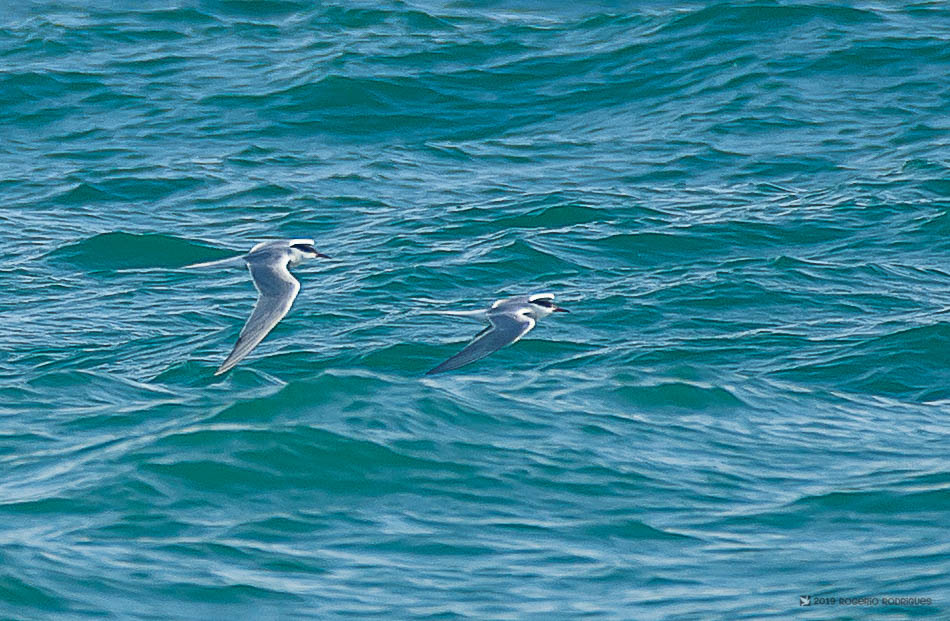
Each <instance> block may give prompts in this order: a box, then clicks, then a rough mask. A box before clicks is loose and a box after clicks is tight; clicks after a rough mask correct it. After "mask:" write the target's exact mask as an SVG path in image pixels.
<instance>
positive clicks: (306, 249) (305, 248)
mask: <svg viewBox="0 0 950 621" xmlns="http://www.w3.org/2000/svg"><path fill="white" fill-rule="evenodd" d="M291 248H296V249H297V250H299V251H301V252H314V253H315V252H316V251H317V249H316V248H314V247H313V246H312V245H311V244H294V245H292V246H291Z"/></svg>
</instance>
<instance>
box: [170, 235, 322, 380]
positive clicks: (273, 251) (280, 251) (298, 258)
mask: <svg viewBox="0 0 950 621" xmlns="http://www.w3.org/2000/svg"><path fill="white" fill-rule="evenodd" d="M316 257H322V258H324V259H329V258H330V257H328V256H327V255H325V254H321V253H319V252H317V249H316V248H314V242H313V240H312V239H281V240H277V241H267V242H261V243H259V244H257V245H256V246H254V247H253V248H251V250H250V252H248V253H247V254H245V255H241V256H237V257H231V258H230V259H222V260H220V261H209V262H208V263H196V264H194V265H189V266H188V267H189V268H196V267H230V266H235V265H241V264H242V263H243V264H246V265H247V269H248V270H249V271H250V272H251V278H252V279H253V280H254V286H255V287H256V288H257V292H258V294H259V295H258V297H257V304H255V305H254V310H253V311H251V316H250V317H249V318H248V320H247V323H245V324H244V327H243V328H242V329H241V334H240V336H239V337H238V340H237V343H235V345H234V349H232V350H231V353H230V354H228V357H227V358H226V359H225V361H224V362H223V363H222V364H221V366H220V367H218V370H217V371H215V372H214V374H215V375H221V374H222V373H226V372H227V371H229V370H231V368H232V367H234V365H236V364H237V363H239V362H240V361H241V360H242V359H244V357H245V356H247V355H248V354H249V353H251V350H253V349H254V348H255V347H257V344H258V343H260V342H261V341H262V340H264V337H265V336H267V334H268V333H269V332H270V331H271V330H272V329H273V327H274V326H276V325H277V322H279V321H280V320H281V319H283V318H284V315H286V314H287V311H289V310H290V306H291V304H293V303H294V299H295V298H296V297H297V293H298V292H299V291H300V283H299V282H297V279H296V278H294V277H293V276H292V275H291V273H290V271H289V269H288V268H290V267H294V266H296V265H298V264H299V263H301V262H303V261H305V260H307V259H313V258H316Z"/></svg>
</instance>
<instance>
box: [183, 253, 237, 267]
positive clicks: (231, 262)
mask: <svg viewBox="0 0 950 621" xmlns="http://www.w3.org/2000/svg"><path fill="white" fill-rule="evenodd" d="M243 263H244V255H241V256H239V257H231V258H229V259H219V260H217V261H206V262H205V263H193V264H191V265H186V266H185V269H186V270H188V269H192V268H196V267H235V266H238V265H242V264H243Z"/></svg>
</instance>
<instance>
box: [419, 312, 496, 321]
mask: <svg viewBox="0 0 950 621" xmlns="http://www.w3.org/2000/svg"><path fill="white" fill-rule="evenodd" d="M422 314H424V315H451V316H452V317H467V318H468V319H474V320H476V321H488V312H487V311H484V310H467V311H462V310H459V311H456V310H430V311H422Z"/></svg>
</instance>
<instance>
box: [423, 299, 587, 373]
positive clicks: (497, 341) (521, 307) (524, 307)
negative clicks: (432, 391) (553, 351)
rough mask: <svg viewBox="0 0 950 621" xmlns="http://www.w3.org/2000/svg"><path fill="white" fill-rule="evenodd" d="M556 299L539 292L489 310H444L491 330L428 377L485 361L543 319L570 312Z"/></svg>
mask: <svg viewBox="0 0 950 621" xmlns="http://www.w3.org/2000/svg"><path fill="white" fill-rule="evenodd" d="M553 300H554V294H553V293H535V294H532V295H518V296H515V297H511V298H504V299H502V300H497V301H496V302H495V303H494V304H492V305H491V307H490V308H488V310H474V311H440V312H439V314H442V315H455V316H457V317H471V318H472V319H477V320H479V321H485V322H487V323H488V327H487V328H485V329H484V330H482V331H481V332H479V333H478V334H477V335H476V336H475V338H474V339H473V340H472V342H471V343H469V344H468V345H467V346H466V347H465V349H463V350H462V351H460V352H459V353H457V354H455V355H454V356H452V357H451V358H449V359H448V360H446V361H445V362H443V363H442V364H440V365H439V366H437V367H435V368H434V369H431V370H429V371H427V372H426V375H434V374H436V373H443V372H445V371H452V370H454V369H457V368H459V367H463V366H465V365H466V364H469V363H472V362H475V361H476V360H481V359H482V358H484V357H485V356H487V355H488V354H491V353H494V352H496V351H498V350H499V349H501V348H502V347H504V346H505V345H511V344H512V343H516V342H518V340H520V339H521V337H523V336H524V335H525V334H527V333H528V332H529V331H530V330H531V329H532V328H533V327H534V326H535V325H536V324H537V323H538V320H539V319H541V318H542V317H547V316H548V315H550V314H551V313H569V312H570V311H569V310H567V309H566V308H561V307H560V306H557V305H555V304H554V302H553Z"/></svg>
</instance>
